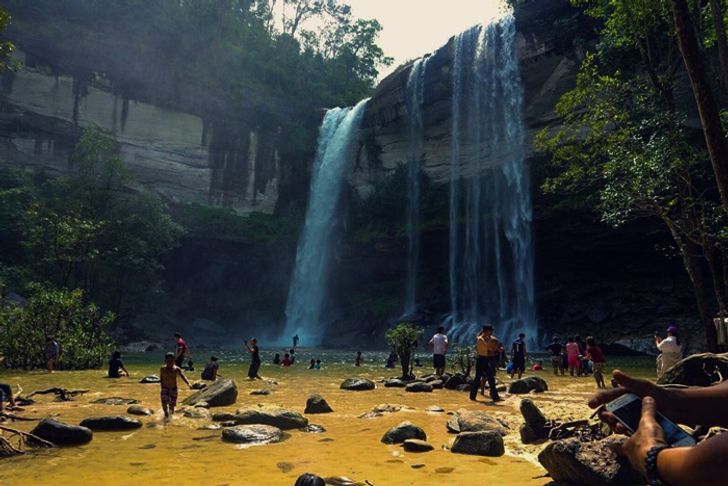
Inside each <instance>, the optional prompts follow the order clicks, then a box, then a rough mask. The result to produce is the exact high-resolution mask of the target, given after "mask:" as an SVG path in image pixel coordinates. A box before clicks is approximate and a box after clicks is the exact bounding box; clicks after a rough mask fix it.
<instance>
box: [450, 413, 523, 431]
mask: <svg viewBox="0 0 728 486" xmlns="http://www.w3.org/2000/svg"><path fill="white" fill-rule="evenodd" d="M453 418H454V419H455V420H457V430H455V429H454V428H452V429H451V430H453V431H455V432H490V431H493V432H498V433H499V434H500V435H507V434H508V429H507V428H506V427H505V426H504V425H503V424H502V423H501V422H500V421H499V420H498V419H496V418H493V417H491V416H490V415H488V414H487V413H485V412H481V411H479V410H467V409H465V408H461V409H460V410H458V411H457V412H455V417H453ZM451 420H452V419H451ZM448 428H450V425H449V423H448Z"/></svg>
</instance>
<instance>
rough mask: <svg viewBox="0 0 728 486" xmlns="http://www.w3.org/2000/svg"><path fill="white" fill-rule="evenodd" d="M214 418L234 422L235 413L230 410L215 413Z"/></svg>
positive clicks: (214, 419)
mask: <svg viewBox="0 0 728 486" xmlns="http://www.w3.org/2000/svg"><path fill="white" fill-rule="evenodd" d="M212 420H213V421H214V422H231V421H232V422H234V421H235V414H234V413H230V412H220V413H213V414H212Z"/></svg>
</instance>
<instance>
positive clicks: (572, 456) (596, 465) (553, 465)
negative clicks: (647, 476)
mask: <svg viewBox="0 0 728 486" xmlns="http://www.w3.org/2000/svg"><path fill="white" fill-rule="evenodd" d="M624 440H625V439H624V438H623V437H622V438H620V437H608V438H606V439H603V440H600V441H596V442H580V441H579V440H578V439H576V438H571V439H564V440H559V441H556V442H552V443H550V444H549V445H548V446H546V448H545V449H544V450H543V451H541V453H540V454H539V455H538V461H539V462H540V463H541V465H542V466H543V467H544V468H545V469H546V470H547V471H548V473H549V475H550V476H551V478H552V479H553V480H554V481H564V482H568V483H570V484H577V485H594V486H618V485H619V486H630V485H638V484H644V480H643V479H642V478H641V477H640V475H639V474H638V473H637V472H636V471H635V470H634V469H632V467H631V466H630V465H629V462H628V461H627V460H626V459H624V458H620V457H617V455H616V454H615V453H614V452H612V450H611V449H610V445H612V444H613V443H614V442H621V441H624Z"/></svg>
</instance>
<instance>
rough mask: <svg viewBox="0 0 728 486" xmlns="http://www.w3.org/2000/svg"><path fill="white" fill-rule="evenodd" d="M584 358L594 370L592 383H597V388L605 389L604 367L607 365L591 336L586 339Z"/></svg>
mask: <svg viewBox="0 0 728 486" xmlns="http://www.w3.org/2000/svg"><path fill="white" fill-rule="evenodd" d="M586 358H587V359H588V360H590V361H591V362H592V368H593V370H594V381H596V382H597V388H606V387H607V385H605V384H604V375H603V374H602V371H603V370H604V365H605V364H606V363H607V360H606V358H605V357H604V353H603V352H602V349H601V348H600V347H599V346H597V343H596V341H595V339H594V338H593V337H591V336H589V337H588V338H586Z"/></svg>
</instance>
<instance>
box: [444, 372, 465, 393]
mask: <svg viewBox="0 0 728 486" xmlns="http://www.w3.org/2000/svg"><path fill="white" fill-rule="evenodd" d="M464 384H465V377H464V376H463V375H461V374H459V373H456V374H454V375H452V376H451V377H450V378H448V379H447V381H446V382H445V388H447V389H448V390H457V389H458V386H461V385H464Z"/></svg>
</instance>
